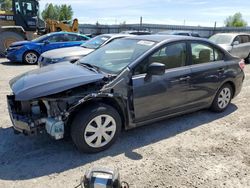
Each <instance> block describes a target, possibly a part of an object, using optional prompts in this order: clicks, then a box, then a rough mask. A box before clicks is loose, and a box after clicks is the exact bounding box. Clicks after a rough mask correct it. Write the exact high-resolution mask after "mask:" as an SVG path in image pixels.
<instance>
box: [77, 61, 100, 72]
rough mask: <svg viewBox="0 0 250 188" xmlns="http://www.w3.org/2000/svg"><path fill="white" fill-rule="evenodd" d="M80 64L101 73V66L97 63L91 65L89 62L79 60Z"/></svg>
mask: <svg viewBox="0 0 250 188" xmlns="http://www.w3.org/2000/svg"><path fill="white" fill-rule="evenodd" d="M77 64H78V65H81V66H83V67H85V68H87V69H89V70H91V71H94V72H96V73H100V68H99V67H98V66H95V65H91V64H89V63H81V62H77Z"/></svg>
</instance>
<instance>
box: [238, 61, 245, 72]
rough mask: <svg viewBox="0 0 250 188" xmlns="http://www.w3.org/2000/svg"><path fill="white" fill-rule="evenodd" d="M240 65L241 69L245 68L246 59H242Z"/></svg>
mask: <svg viewBox="0 0 250 188" xmlns="http://www.w3.org/2000/svg"><path fill="white" fill-rule="evenodd" d="M239 66H240V69H241V70H244V68H245V61H244V59H242V60H241V61H240V62H239Z"/></svg>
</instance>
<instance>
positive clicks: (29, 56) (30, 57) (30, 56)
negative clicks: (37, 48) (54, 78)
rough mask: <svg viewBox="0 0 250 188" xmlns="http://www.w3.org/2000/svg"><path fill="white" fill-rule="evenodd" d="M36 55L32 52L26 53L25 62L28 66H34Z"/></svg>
mask: <svg viewBox="0 0 250 188" xmlns="http://www.w3.org/2000/svg"><path fill="white" fill-rule="evenodd" d="M37 59H38V57H37V55H36V54H35V53H33V52H28V53H27V54H26V55H25V61H26V62H27V63H29V64H35V63H36V62H37Z"/></svg>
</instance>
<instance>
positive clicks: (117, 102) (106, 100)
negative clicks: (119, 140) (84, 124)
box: [67, 97, 128, 129]
mask: <svg viewBox="0 0 250 188" xmlns="http://www.w3.org/2000/svg"><path fill="white" fill-rule="evenodd" d="M98 104H105V105H109V106H111V107H113V108H114V109H115V110H116V111H117V112H118V114H119V115H120V117H121V122H122V128H123V129H125V128H126V126H127V124H128V116H127V114H126V107H125V104H124V102H123V101H122V99H120V98H115V97H95V98H91V99H89V100H86V101H85V102H83V103H81V104H79V105H77V106H75V107H74V108H73V110H72V111H71V112H70V115H69V118H68V120H67V125H68V126H67V127H68V128H70V126H71V124H72V121H73V120H74V118H75V116H76V114H77V113H78V112H79V111H80V110H82V109H86V108H88V107H89V106H92V105H98Z"/></svg>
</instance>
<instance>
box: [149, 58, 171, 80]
mask: <svg viewBox="0 0 250 188" xmlns="http://www.w3.org/2000/svg"><path fill="white" fill-rule="evenodd" d="M165 70H166V66H165V65H164V64H162V63H157V62H154V63H151V64H150V65H149V66H148V68H147V75H146V77H145V81H148V80H150V78H151V77H152V76H154V75H163V74H164V73H165Z"/></svg>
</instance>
